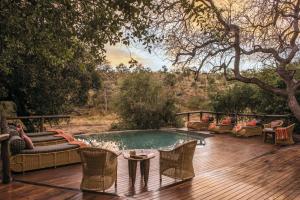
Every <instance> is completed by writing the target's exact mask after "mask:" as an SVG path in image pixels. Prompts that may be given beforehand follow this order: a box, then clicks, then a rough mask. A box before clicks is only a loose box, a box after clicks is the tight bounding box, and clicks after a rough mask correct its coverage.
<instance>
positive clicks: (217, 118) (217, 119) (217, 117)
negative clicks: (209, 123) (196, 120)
mask: <svg viewBox="0 0 300 200" xmlns="http://www.w3.org/2000/svg"><path fill="white" fill-rule="evenodd" d="M216 123H217V124H219V114H218V113H216Z"/></svg>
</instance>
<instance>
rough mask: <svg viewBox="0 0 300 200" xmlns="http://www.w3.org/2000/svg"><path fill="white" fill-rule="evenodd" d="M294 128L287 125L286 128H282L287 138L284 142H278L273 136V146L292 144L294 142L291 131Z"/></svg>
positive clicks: (293, 125)
mask: <svg viewBox="0 0 300 200" xmlns="http://www.w3.org/2000/svg"><path fill="white" fill-rule="evenodd" d="M294 128H295V124H292V125H289V126H287V127H284V129H287V132H288V138H287V139H285V140H279V139H277V137H276V136H275V144H278V145H290V144H294V143H295V142H294V140H293V131H294Z"/></svg>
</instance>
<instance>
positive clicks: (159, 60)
mask: <svg viewBox="0 0 300 200" xmlns="http://www.w3.org/2000/svg"><path fill="white" fill-rule="evenodd" d="M106 51H107V52H106V59H107V60H108V62H109V63H110V64H111V65H112V66H116V65H119V64H120V63H123V64H128V61H129V60H130V58H131V57H132V58H134V59H135V60H137V61H138V62H139V63H140V64H142V65H144V66H145V67H149V68H150V69H152V70H153V71H158V70H160V69H161V67H162V66H163V65H166V66H167V67H170V66H171V65H172V62H171V61H170V60H169V58H168V57H167V56H166V55H165V53H164V52H163V51H162V50H159V49H154V50H153V51H152V52H151V53H149V52H148V50H146V49H144V48H143V47H142V46H140V45H131V46H129V47H128V46H125V45H122V44H117V45H115V46H106Z"/></svg>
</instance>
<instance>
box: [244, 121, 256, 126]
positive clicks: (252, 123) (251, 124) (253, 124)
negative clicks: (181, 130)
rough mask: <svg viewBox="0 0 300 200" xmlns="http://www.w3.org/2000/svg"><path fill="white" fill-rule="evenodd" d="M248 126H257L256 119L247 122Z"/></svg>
mask: <svg viewBox="0 0 300 200" xmlns="http://www.w3.org/2000/svg"><path fill="white" fill-rule="evenodd" d="M246 126H256V120H252V121H249V122H247V123H246Z"/></svg>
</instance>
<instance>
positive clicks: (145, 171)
mask: <svg viewBox="0 0 300 200" xmlns="http://www.w3.org/2000/svg"><path fill="white" fill-rule="evenodd" d="M149 169H150V160H143V161H141V175H142V176H144V182H145V186H147V184H148V179H149Z"/></svg>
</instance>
